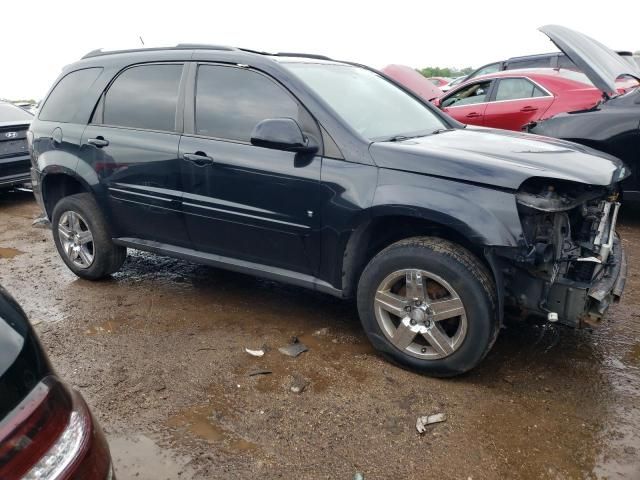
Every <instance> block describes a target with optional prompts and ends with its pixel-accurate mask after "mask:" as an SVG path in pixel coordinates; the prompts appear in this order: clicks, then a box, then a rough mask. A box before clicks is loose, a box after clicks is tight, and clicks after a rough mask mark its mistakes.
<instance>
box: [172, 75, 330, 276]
mask: <svg viewBox="0 0 640 480" xmlns="http://www.w3.org/2000/svg"><path fill="white" fill-rule="evenodd" d="M195 82H196V85H195V91H196V92H197V93H196V95H195V102H193V101H189V100H187V101H186V102H185V105H186V112H185V115H186V116H189V115H192V117H191V118H192V119H194V122H193V131H192V132H189V133H188V132H187V127H186V126H187V125H188V124H189V123H190V122H188V121H185V135H184V136H183V137H182V139H181V141H180V156H181V158H182V162H181V165H182V181H183V184H184V197H183V210H184V212H185V221H186V225H187V230H188V232H189V236H190V237H191V240H192V242H193V245H194V248H196V249H198V250H202V251H205V252H210V253H215V254H218V255H222V256H226V257H232V258H234V259H240V260H246V261H249V262H253V263H258V264H265V265H270V266H274V267H279V268H284V269H287V270H293V271H296V272H300V273H304V274H313V273H315V272H316V270H317V265H318V261H319V255H320V246H319V242H318V236H319V227H320V207H321V205H322V203H323V201H324V200H323V198H324V194H323V190H322V187H321V184H320V167H321V163H322V157H321V156H320V154H316V155H309V154H296V153H293V152H287V151H282V150H274V149H268V148H263V147H257V146H253V145H251V142H250V136H251V131H252V130H253V128H254V127H255V126H256V125H257V124H258V123H259V122H260V121H262V120H264V119H267V118H293V119H294V120H296V121H297V122H298V124H299V125H300V126H301V128H302V130H303V132H304V134H305V135H308V136H313V137H314V138H315V139H316V140H317V141H318V143H319V142H320V133H319V128H318V125H317V124H316V122H315V121H314V120H313V118H312V117H311V116H310V114H309V113H308V112H307V111H306V110H305V109H304V107H302V106H301V105H300V104H299V103H298V102H297V101H296V100H295V99H294V98H293V97H292V96H291V95H290V94H289V92H288V91H286V90H285V89H284V88H283V87H282V86H280V85H279V84H277V83H276V82H275V81H274V80H273V79H271V78H269V77H267V76H266V75H264V74H262V73H259V72H257V71H254V70H251V69H249V68H245V67H236V66H223V65H210V64H201V65H199V66H198V67H197V73H196V78H195ZM190 105H193V109H194V111H190V107H189V106H190Z"/></svg>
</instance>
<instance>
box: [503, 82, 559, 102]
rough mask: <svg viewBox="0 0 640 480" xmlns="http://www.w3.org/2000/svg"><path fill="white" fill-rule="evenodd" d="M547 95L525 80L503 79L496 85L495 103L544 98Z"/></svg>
mask: <svg viewBox="0 0 640 480" xmlns="http://www.w3.org/2000/svg"><path fill="white" fill-rule="evenodd" d="M546 95H547V94H546V93H545V92H544V91H543V90H541V89H540V88H538V87H537V86H536V85H534V84H533V83H532V82H530V81H529V80H527V79H526V78H504V79H501V80H500V83H498V90H497V92H496V101H499V100H517V99H519V98H532V97H545V96H546Z"/></svg>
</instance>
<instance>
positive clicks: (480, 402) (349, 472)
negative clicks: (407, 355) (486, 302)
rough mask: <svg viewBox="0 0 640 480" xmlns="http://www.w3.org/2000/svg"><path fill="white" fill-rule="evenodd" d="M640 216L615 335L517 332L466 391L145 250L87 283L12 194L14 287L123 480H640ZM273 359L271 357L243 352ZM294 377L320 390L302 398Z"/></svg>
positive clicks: (353, 323)
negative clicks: (441, 418) (361, 478)
mask: <svg viewBox="0 0 640 480" xmlns="http://www.w3.org/2000/svg"><path fill="white" fill-rule="evenodd" d="M634 208H638V207H631V208H628V209H627V211H624V212H623V219H622V226H621V227H620V233H621V235H622V237H623V241H624V245H625V248H626V249H627V255H628V257H629V265H630V272H629V279H628V283H627V289H626V293H625V296H624V297H623V302H622V304H620V305H618V306H615V307H614V308H613V310H612V311H611V312H610V314H609V321H607V322H605V324H604V325H603V326H602V327H601V328H599V329H596V330H595V331H593V332H588V331H572V330H569V329H565V328H562V327H540V326H536V325H532V324H524V325H513V324H509V325H508V326H507V328H505V329H504V330H503V331H502V332H501V335H500V337H499V339H498V342H497V344H496V346H495V347H494V349H493V350H492V352H491V353H490V354H489V356H488V358H487V359H486V360H485V361H484V362H483V363H482V364H481V365H480V366H479V367H478V368H477V369H475V370H474V371H473V372H471V373H470V374H467V375H465V376H462V377H460V378H456V379H453V380H437V379H433V378H428V377H424V376H420V375H418V374H415V373H411V372H408V371H405V370H402V369H400V368H397V367H394V366H393V365H391V364H389V363H388V362H386V361H384V360H382V359H381V358H380V357H379V356H378V355H376V354H375V353H374V351H373V349H372V348H371V347H370V346H369V344H368V342H367V340H366V338H365V335H364V333H363V331H362V330H361V327H360V324H359V321H358V316H357V312H356V309H355V305H353V304H352V303H349V302H341V301H339V300H337V299H335V298H332V297H329V296H325V295H321V294H316V293H313V292H309V291H307V290H303V289H299V288H295V287H288V286H282V285H280V284H276V283H274V282H269V281H264V280H259V279H256V278H253V277H248V276H244V275H240V274H234V273H229V272H223V271H221V270H216V269H213V268H209V267H203V266H197V265H193V264H190V263H187V262H183V261H180V260H174V259H168V258H163V257H157V256H154V255H150V254H146V253H140V252H132V251H130V252H129V253H130V254H129V258H128V259H127V262H126V263H125V265H124V267H123V268H122V270H121V271H120V272H119V273H118V274H116V275H115V276H114V277H113V279H111V280H108V281H103V282H96V283H92V282H87V281H84V280H81V279H78V278H77V277H76V276H75V275H74V274H73V273H71V272H70V271H69V270H68V269H67V268H66V266H65V265H64V264H63V262H62V260H61V259H60V257H59V256H58V254H57V252H56V250H55V247H54V246H53V242H52V239H51V233H50V232H49V231H48V230H45V229H35V228H33V227H32V226H31V224H32V221H33V219H34V218H36V217H37V216H38V214H39V210H38V207H37V205H36V203H35V201H34V200H33V198H32V196H31V195H30V194H28V193H24V192H7V193H0V284H2V285H3V286H4V287H5V288H7V289H8V290H9V292H10V293H12V294H13V295H14V296H15V297H16V299H17V300H18V302H19V303H20V304H21V305H22V306H23V308H24V309H25V310H26V312H27V314H28V315H29V317H30V319H31V321H32V323H33V324H34V325H35V328H36V330H37V332H38V334H39V336H40V338H41V341H42V343H43V344H44V347H45V350H46V351H47V352H48V354H49V356H50V358H51V361H52V363H53V364H54V366H55V368H56V369H57V371H58V373H59V374H60V375H61V376H62V377H63V378H64V379H66V380H67V381H68V382H69V383H71V384H72V385H74V386H75V387H76V388H78V389H79V390H80V391H81V392H82V394H83V395H84V397H85V398H86V399H87V401H88V403H89V404H90V406H91V407H92V410H93V412H94V414H95V415H96V416H97V417H98V419H99V422H100V423H101V425H102V426H103V428H104V429H105V431H106V433H107V437H108V439H109V441H110V445H111V449H112V453H113V455H114V461H115V468H116V472H117V475H118V478H119V479H120V480H126V479H128V478H138V479H144V478H154V479H155V478H165V477H166V478H177V477H178V474H179V473H180V478H196V479H198V478H332V479H333V478H344V479H350V478H353V475H354V474H355V473H356V472H363V473H364V475H365V478H367V479H368V480H369V479H377V478H463V479H466V478H469V477H471V478H473V479H474V480H475V479H482V478H499V477H509V478H585V477H586V478H599V477H609V478H618V477H620V476H621V475H626V478H638V477H640V460H639V458H640V413H639V412H640V395H639V394H640V340H639V337H640V316H639V315H638V313H637V312H638V311H639V310H638V306H639V304H640V293H639V290H638V286H639V282H640V279H639V277H638V265H639V263H638V257H639V256H640V215H633V214H632V213H633V212H632V211H631V212H630V211H629V210H633V209H634ZM293 336H296V337H298V338H299V339H300V341H301V342H303V343H304V344H305V345H307V346H308V347H309V351H307V352H305V353H303V354H301V355H300V356H299V357H297V358H290V357H287V356H284V355H282V354H281V353H280V352H278V347H281V346H283V345H286V344H287V343H289V342H290V340H291V338H292V337H293ZM263 345H266V346H267V348H268V351H267V353H266V355H265V356H264V357H262V358H255V357H252V356H250V355H248V354H247V353H246V352H245V351H244V349H245V347H248V348H252V349H255V348H259V347H261V346H263ZM256 369H264V370H269V371H271V373H270V374H266V375H255V376H249V374H250V373H252V372H253V371H255V370H256ZM295 379H298V380H300V379H303V380H305V381H307V382H309V383H308V386H307V387H306V389H305V390H304V391H303V392H302V393H300V394H296V393H293V392H292V391H291V390H290V387H291V385H292V383H293V382H294V380H295ZM435 413H445V414H446V415H447V416H448V420H447V421H446V422H444V423H439V424H436V425H432V426H429V427H428V430H427V432H426V433H425V434H424V435H422V436H420V435H419V434H418V433H417V432H416V428H415V422H416V418H417V417H418V416H422V415H429V414H435ZM134 447H135V448H134ZM136 474H139V475H138V476H136Z"/></svg>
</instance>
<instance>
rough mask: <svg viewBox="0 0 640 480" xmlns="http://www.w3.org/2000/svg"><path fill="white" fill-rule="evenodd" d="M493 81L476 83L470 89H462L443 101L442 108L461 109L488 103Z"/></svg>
mask: <svg viewBox="0 0 640 480" xmlns="http://www.w3.org/2000/svg"><path fill="white" fill-rule="evenodd" d="M490 87H491V80H487V81H486V82H480V83H474V84H473V85H469V86H468V87H464V88H461V89H460V90H458V91H457V92H456V93H454V94H453V95H451V96H450V97H447V98H445V99H444V100H443V101H442V104H441V105H442V107H461V106H463V105H473V104H474V103H482V102H486V101H487V95H489V88H490Z"/></svg>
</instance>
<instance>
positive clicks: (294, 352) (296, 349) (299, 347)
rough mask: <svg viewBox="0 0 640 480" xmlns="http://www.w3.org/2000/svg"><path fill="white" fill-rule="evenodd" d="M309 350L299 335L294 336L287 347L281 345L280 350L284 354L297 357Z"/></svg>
mask: <svg viewBox="0 0 640 480" xmlns="http://www.w3.org/2000/svg"><path fill="white" fill-rule="evenodd" d="M307 350H309V349H308V348H307V346H306V345H305V344H304V343H301V342H300V340H298V338H297V337H293V338H292V339H291V343H290V344H289V345H287V346H285V347H280V348H279V349H278V351H279V352H280V353H282V354H284V355H288V356H290V357H297V356H298V355H300V354H301V353H303V352H306V351H307Z"/></svg>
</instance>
